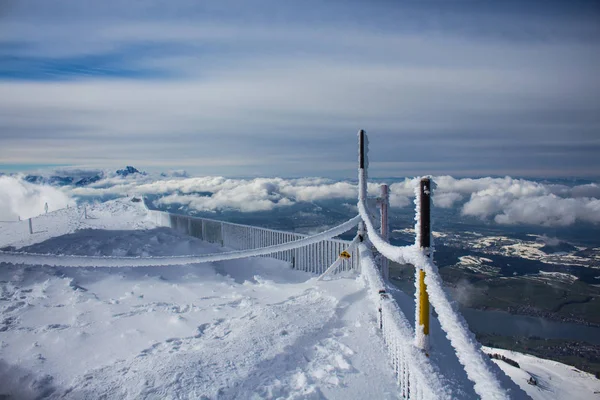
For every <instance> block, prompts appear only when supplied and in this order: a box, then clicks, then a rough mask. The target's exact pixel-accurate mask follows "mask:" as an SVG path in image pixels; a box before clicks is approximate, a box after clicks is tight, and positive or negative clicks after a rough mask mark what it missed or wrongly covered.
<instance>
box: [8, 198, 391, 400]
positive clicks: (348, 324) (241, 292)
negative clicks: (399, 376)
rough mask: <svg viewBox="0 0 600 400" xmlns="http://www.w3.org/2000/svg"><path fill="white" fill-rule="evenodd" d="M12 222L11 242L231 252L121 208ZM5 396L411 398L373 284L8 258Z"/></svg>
mask: <svg viewBox="0 0 600 400" xmlns="http://www.w3.org/2000/svg"><path fill="white" fill-rule="evenodd" d="M81 215H82V210H81V209H76V208H70V209H64V210H59V211H56V212H52V213H49V214H47V215H42V216H40V217H38V218H36V219H34V227H35V228H36V229H35V231H36V233H34V234H33V235H29V233H28V230H27V227H26V226H25V227H24V228H25V229H21V228H23V227H22V226H21V225H20V224H13V223H11V224H2V225H0V247H6V246H13V247H14V248H16V249H23V250H27V251H29V252H35V253H44V252H51V253H67V254H79V255H88V256H91V255H96V256H122V255H128V256H144V257H158V256H172V255H175V256H176V255H188V254H198V255H201V254H206V253H215V252H218V251H219V248H218V247H217V246H215V245H211V244H207V243H204V242H202V241H200V240H197V239H195V238H192V237H188V236H185V235H182V234H180V233H177V232H175V231H173V230H171V229H167V228H157V227H156V225H154V223H153V222H152V220H151V219H149V218H148V215H147V211H146V210H144V209H143V207H142V206H140V205H139V203H137V204H136V203H131V202H129V201H127V200H116V201H110V202H107V203H102V204H97V205H94V206H93V207H90V208H89V209H88V215H89V216H90V218H91V219H88V220H86V219H83V218H81ZM0 307H1V308H0V382H2V385H0V397H2V395H12V396H15V397H16V398H24V399H28V398H31V399H33V398H39V397H47V398H63V397H64V398H67V399H79V398H101V397H105V398H123V399H139V398H156V399H158V398H160V399H169V398H172V399H174V398H177V399H181V398H190V399H192V398H193V399H198V398H205V399H209V398H219V399H221V398H224V399H228V398H248V399H252V398H273V399H274V398H277V399H300V398H301V399H306V398H308V399H311V398H331V399H347V398H367V397H372V398H377V399H396V398H399V393H398V390H397V385H396V380H395V377H394V375H393V370H392V369H391V368H390V366H389V364H388V363H387V362H386V361H385V360H386V354H385V350H384V349H385V347H384V344H383V341H382V338H381V337H380V336H379V335H378V331H377V329H376V313H375V310H374V307H373V304H372V303H371V302H370V301H369V294H368V288H367V287H365V284H364V281H363V280H362V279H357V277H356V276H354V275H352V276H347V277H346V278H341V279H336V280H331V281H318V280H317V277H316V276H314V275H311V274H308V273H304V272H301V271H295V270H292V269H290V268H289V265H288V264H286V263H284V262H281V261H277V260H273V259H268V258H250V259H245V260H236V261H224V262H216V263H206V264H190V265H185V266H178V267H171V268H165V267H137V268H127V267H126V268H57V267H49V266H39V265H38V266H35V265H27V266H20V265H13V264H1V263H0Z"/></svg>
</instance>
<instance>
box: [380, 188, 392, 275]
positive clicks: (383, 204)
mask: <svg viewBox="0 0 600 400" xmlns="http://www.w3.org/2000/svg"><path fill="white" fill-rule="evenodd" d="M389 206H390V188H389V186H388V185H386V184H383V185H381V197H380V199H379V207H380V208H379V210H380V216H381V226H380V229H379V231H380V232H381V238H382V239H383V240H385V241H386V242H389V218H388V208H389ZM380 262H381V273H382V275H383V277H384V279H386V280H387V279H389V275H390V273H389V262H388V259H387V258H385V257H381V260H380Z"/></svg>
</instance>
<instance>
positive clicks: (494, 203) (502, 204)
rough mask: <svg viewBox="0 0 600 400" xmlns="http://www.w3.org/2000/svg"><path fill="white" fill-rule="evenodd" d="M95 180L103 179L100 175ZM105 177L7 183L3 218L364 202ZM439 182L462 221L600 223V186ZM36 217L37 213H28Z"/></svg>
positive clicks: (375, 189) (210, 183) (404, 188)
mask: <svg viewBox="0 0 600 400" xmlns="http://www.w3.org/2000/svg"><path fill="white" fill-rule="evenodd" d="M58 172H68V171H58ZM75 172H76V173H77V174H78V175H79V176H85V175H86V171H83V170H77V171H75ZM91 172H94V173H98V171H97V170H93V171H91ZM55 174H57V171H54V172H52V173H47V174H46V176H48V175H55ZM102 175H103V176H104V178H103V179H101V180H99V181H98V182H95V183H93V184H90V185H88V186H85V187H74V186H67V187H64V188H62V191H61V190H58V189H56V188H52V187H48V186H38V185H31V184H29V183H26V182H23V181H22V180H20V179H17V178H15V177H7V176H5V177H2V179H3V182H4V183H3V184H4V186H3V187H2V189H3V190H2V197H0V198H1V199H2V203H0V204H2V205H3V209H4V210H10V211H5V212H4V214H5V218H8V219H16V216H17V215H19V214H18V213H17V212H16V210H17V208H16V207H18V206H20V205H23V207H24V209H22V210H21V211H20V213H21V215H22V216H24V215H25V214H31V213H40V212H42V209H43V204H44V202H45V201H49V204H51V208H52V205H53V204H66V201H68V199H69V198H73V197H100V196H124V195H133V194H136V195H157V196H160V198H159V200H157V201H158V204H160V205H175V204H182V205H185V206H187V207H189V208H191V209H194V210H198V211H216V210H224V209H230V210H239V211H242V212H254V211H268V210H273V209H275V208H278V207H287V206H291V205H293V204H296V203H299V202H314V201H322V200H330V199H339V200H342V201H343V203H344V204H350V205H353V204H355V202H356V198H357V195H358V191H357V186H356V183H355V182H349V181H336V180H332V179H326V178H300V179H284V178H256V179H233V178H225V177H219V176H205V177H192V178H189V177H183V176H185V175H183V174H179V173H177V174H169V175H167V176H162V175H159V174H149V175H139V174H136V175H130V176H127V177H120V176H117V175H115V173H114V172H110V171H104V172H102ZM179 175H181V176H182V177H179ZM433 179H434V182H436V184H437V187H436V189H435V191H434V195H433V201H434V205H435V207H437V208H454V207H457V208H458V209H459V210H460V212H461V214H462V215H464V216H469V217H475V218H480V219H483V220H488V221H494V222H495V223H498V224H505V225H514V224H533V225H543V226H568V225H572V224H576V223H578V222H589V223H600V200H599V197H600V196H598V197H595V196H594V195H597V191H598V184H596V183H590V184H585V185H575V186H568V185H557V184H547V183H541V182H535V181H531V180H526V179H514V178H511V177H504V178H477V179H473V178H465V179H458V178H453V177H450V176H440V177H434V178H433ZM6 182H10V184H7V183H6ZM417 184H418V179H417V178H412V179H410V178H406V179H404V180H402V181H400V182H396V183H393V184H391V185H390V204H391V206H392V207H408V206H410V205H411V204H412V201H411V198H412V197H413V196H414V187H415V186H416V185H417ZM368 190H369V195H370V196H373V197H375V196H378V195H379V194H380V184H378V183H370V184H369V185H368ZM23 199H30V200H27V201H24V200H23ZM31 199H35V200H31ZM42 199H50V200H42ZM8 204H10V206H8ZM31 204H33V206H32V205H31ZM5 205H6V206H5ZM63 206H64V205H63ZM30 209H32V210H33V209H35V210H37V211H32V212H31V213H30V212H29V211H28V210H30Z"/></svg>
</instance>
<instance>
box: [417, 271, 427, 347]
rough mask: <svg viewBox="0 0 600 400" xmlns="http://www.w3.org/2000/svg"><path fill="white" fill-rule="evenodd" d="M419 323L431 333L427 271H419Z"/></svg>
mask: <svg viewBox="0 0 600 400" xmlns="http://www.w3.org/2000/svg"><path fill="white" fill-rule="evenodd" d="M419 325H420V326H423V333H424V334H425V335H429V295H428V294H427V285H425V271H423V270H420V271H419Z"/></svg>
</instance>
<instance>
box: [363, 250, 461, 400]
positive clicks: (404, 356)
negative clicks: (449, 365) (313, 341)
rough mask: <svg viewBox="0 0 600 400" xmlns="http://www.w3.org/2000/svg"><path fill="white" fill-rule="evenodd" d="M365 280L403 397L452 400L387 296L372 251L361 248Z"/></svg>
mask: <svg viewBox="0 0 600 400" xmlns="http://www.w3.org/2000/svg"><path fill="white" fill-rule="evenodd" d="M358 248H359V251H360V260H361V267H362V276H364V278H365V280H366V281H367V285H368V287H369V291H370V296H371V299H372V301H373V302H374V303H375V304H377V305H378V311H379V316H378V323H379V328H380V329H381V330H382V337H383V340H384V342H385V345H386V347H387V349H388V355H389V357H390V362H391V364H392V367H393V368H394V372H395V373H396V378H397V381H398V385H399V387H400V392H401V395H402V396H403V397H404V398H407V399H452V398H453V397H452V392H451V389H450V387H449V385H447V384H444V379H443V377H442V376H441V375H440V373H439V371H437V370H436V369H435V368H434V367H433V366H432V365H431V362H430V361H429V358H427V357H426V356H425V354H424V353H423V352H421V351H420V349H418V348H416V347H415V346H414V343H413V342H414V340H413V331H412V328H411V326H410V323H409V322H408V320H407V319H406V317H405V316H404V314H403V313H402V311H401V310H400V308H399V307H398V304H397V303H396V301H395V300H394V299H393V298H391V297H390V296H389V295H388V294H387V293H386V286H385V282H384V281H383V279H382V277H381V274H380V273H379V270H378V269H377V266H376V265H375V261H374V260H373V255H372V254H371V251H370V250H369V248H368V247H367V246H366V245H365V244H364V243H361V244H359V246H358Z"/></svg>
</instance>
